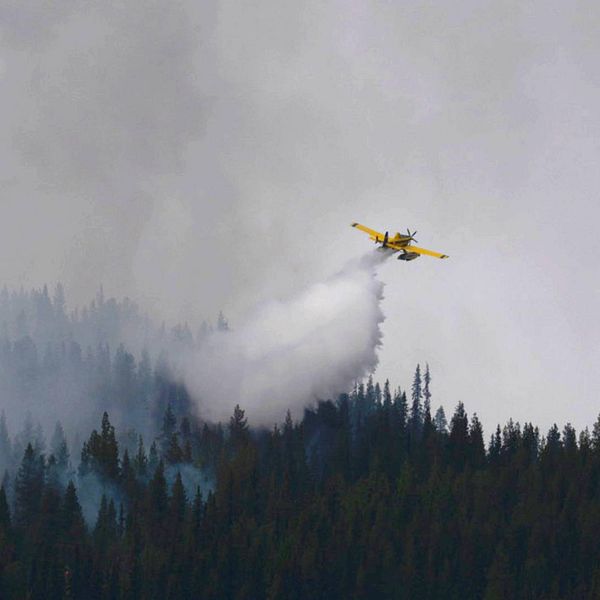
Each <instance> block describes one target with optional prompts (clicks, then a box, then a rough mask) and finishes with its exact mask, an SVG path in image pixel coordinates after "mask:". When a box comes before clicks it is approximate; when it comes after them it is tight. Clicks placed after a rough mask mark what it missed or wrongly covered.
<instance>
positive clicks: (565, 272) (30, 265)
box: [0, 0, 600, 430]
mask: <svg viewBox="0 0 600 600" xmlns="http://www.w3.org/2000/svg"><path fill="white" fill-rule="evenodd" d="M598 18H599V15H598V8H597V7H596V6H592V5H589V4H586V3H575V4H572V5H569V6H568V7H567V6H566V5H564V3H560V2H550V3H547V2H530V3H527V4H526V5H523V4H522V3H520V2H519V3H517V2H514V3H508V4H506V3H502V4H499V3H496V2H488V3H484V4H481V3H479V2H477V3H476V2H467V1H465V2H459V3H453V4H452V6H447V7H445V6H439V5H427V4H425V5H419V6H418V7H417V6H412V7H411V6H408V5H388V4H380V3H370V2H369V3H366V2H365V3H362V2H355V3H353V4H352V5H344V6H342V5H340V4H339V3H336V2H332V3H325V4H323V3H320V2H301V3H291V2H284V3H281V2H265V3H261V5H260V6H240V5H239V3H233V2H228V1H221V2H214V3H212V2H203V3H200V4H198V3H194V2H186V1H176V2H168V3H166V2H159V1H156V2H151V3H146V2H144V3H140V2H137V1H133V0H127V1H126V2H119V3H112V2H102V3H87V2H86V3H84V2H80V1H79V0H70V1H68V2H63V3H61V4H60V6H58V5H55V4H48V3H41V2H28V3H22V2H18V1H17V0H8V1H7V2H4V3H3V4H2V6H1V7H0V28H1V36H0V65H1V68H0V82H1V85H2V95H1V98H0V109H1V110H0V130H1V131H2V133H3V135H2V136H0V193H1V198H2V219H0V250H1V252H2V256H3V257H5V260H3V261H2V264H1V266H0V282H2V284H4V283H6V284H7V285H8V287H9V289H17V290H18V289H19V288H20V286H21V285H23V286H24V287H25V289H26V290H29V289H31V288H36V289H41V288H42V286H43V285H44V284H45V283H47V284H48V285H49V287H50V289H51V290H52V289H53V287H54V285H55V283H56V282H58V281H61V282H63V284H64V286H65V290H66V294H67V298H68V299H69V308H70V309H73V308H75V307H77V306H82V305H84V304H86V303H88V302H89V301H90V298H92V297H93V296H94V294H95V292H96V290H97V289H98V288H99V285H100V284H102V285H103V286H104V290H105V294H106V297H107V298H110V297H116V298H123V297H125V296H128V297H129V298H131V300H132V301H134V302H136V303H137V304H138V305H139V306H140V307H141V310H142V311H143V312H149V313H150V314H151V315H152V317H153V318H154V319H155V320H156V322H158V323H160V322H161V321H162V320H166V321H167V327H168V328H170V327H172V326H174V325H175V324H176V323H178V322H181V323H184V322H186V321H187V322H188V323H189V325H190V327H191V328H192V329H193V330H195V329H197V328H198V327H199V326H200V324H201V323H202V321H203V320H209V319H212V320H215V319H216V315H217V314H218V312H219V310H223V311H224V312H225V313H226V314H227V315H228V317H229V318H230V320H231V322H232V323H233V324H234V325H235V329H236V330H239V329H243V328H244V327H245V325H246V323H247V319H248V318H249V315H254V314H256V311H257V310H258V311H260V310H261V307H262V306H263V305H264V303H269V302H272V301H282V302H288V301H292V302H293V299H294V298H295V297H297V296H298V295H300V294H302V293H303V291H304V290H306V289H311V288H313V287H314V286H315V285H318V284H319V283H321V282H323V281H326V280H328V278H330V277H331V276H333V275H334V274H335V273H337V272H339V270H340V269H342V268H343V267H344V265H345V264H346V263H347V261H348V259H349V258H352V257H356V256H360V255H362V254H363V253H364V252H365V243H366V242H365V240H364V239H363V238H362V237H361V236H360V235H358V234H356V232H354V231H352V230H351V229H350V228H349V227H348V225H349V223H350V222H352V221H355V220H358V221H362V222H365V223H367V224H369V225H372V226H374V227H377V228H381V229H390V230H392V231H394V230H395V229H396V228H397V229H403V228H405V227H407V226H408V227H410V228H411V229H412V230H414V229H418V230H419V234H418V236H417V238H418V239H419V241H420V242H421V244H422V245H424V246H425V247H432V248H435V249H439V250H441V251H443V252H446V253H448V254H449V255H450V257H451V258H450V260H448V261H445V263H442V264H438V263H436V262H435V261H427V260H426V259H425V258H423V259H421V260H419V261H417V262H415V263H411V264H408V265H404V264H398V263H394V264H391V261H390V263H389V264H386V265H384V266H383V267H382V268H381V269H380V279H381V280H382V281H384V282H385V283H386V286H387V287H386V288H385V298H384V300H383V303H382V306H381V308H382V311H383V313H384V314H385V315H387V317H388V318H387V319H386V321H385V322H384V323H383V324H382V333H383V346H382V347H381V348H380V351H379V357H380V365H379V367H378V371H377V375H378V377H379V379H381V380H382V381H383V380H385V379H386V378H389V379H390V380H391V381H392V382H393V384H394V385H398V384H400V385H404V383H405V382H406V381H410V379H411V377H412V370H413V368H414V365H415V364H416V363H418V362H421V363H424V362H426V361H428V362H429V363H430V365H431V366H432V369H433V370H434V372H435V373H436V381H437V383H438V385H439V389H440V390H443V394H444V398H443V401H444V403H445V405H446V406H447V407H450V408H451V407H454V406H456V404H457V402H458V401H459V400H464V401H465V402H467V405H471V403H472V404H473V406H474V407H476V409H477V411H478V412H479V414H480V415H481V418H482V420H483V422H484V423H485V424H486V427H489V428H490V430H491V429H492V428H493V427H494V425H495V424H496V423H498V422H505V421H506V420H507V419H508V418H509V417H514V418H518V419H520V420H521V421H525V420H530V419H533V420H536V421H537V422H539V423H540V424H541V425H544V426H545V427H549V426H550V425H551V424H552V423H553V422H555V421H556V422H558V423H564V422H567V421H571V422H572V423H574V424H575V425H576V426H578V427H579V428H581V427H584V426H585V425H587V424H589V423H591V422H592V421H593V420H594V418H595V412H596V405H595V401H596V396H597V390H598V389H599V388H600V379H599V377H600V376H599V375H598V372H597V369H595V365H596V364H597V363H598V359H599V355H598V352H599V349H598V348H599V345H598V343H597V341H598V338H599V334H600V331H599V329H598V327H599V325H598V320H597V319H596V318H595V315H596V310H597V309H596V304H597V301H598V293H599V290H600V285H599V283H600V282H599V279H598V278H599V275H598V269H597V267H596V264H597V260H596V258H597V255H598V251H599V250H600V248H599V246H598V244H599V243H600V242H599V241H598V236H597V235H596V231H595V229H596V228H595V223H596V222H597V220H598V206H599V204H598V201H597V192H596V190H597V189H598V187H599V186H598V184H599V183H600V182H599V181H598V177H599V175H598V170H597V169H596V167H595V165H596V164H597V162H598V158H599V157H598V144H597V136H598V126H599V123H600V121H599V119H598V106H600V103H599V102H598V81H597V77H598V73H597V68H596V66H597V55H598V43H599V42H598V38H597V35H596V24H597V23H598ZM349 320H352V317H350V318H349ZM509 381H510V382H511V385H510V389H509V386H508V382H509Z"/></svg>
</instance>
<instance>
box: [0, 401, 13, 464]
mask: <svg viewBox="0 0 600 600" xmlns="http://www.w3.org/2000/svg"><path fill="white" fill-rule="evenodd" d="M11 451H12V448H11V443H10V438H9V436H8V429H7V427H6V417H5V415H4V411H2V412H1V413H0V472H4V470H5V469H7V468H8V467H9V465H10V457H11Z"/></svg>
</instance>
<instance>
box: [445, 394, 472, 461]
mask: <svg viewBox="0 0 600 600" xmlns="http://www.w3.org/2000/svg"><path fill="white" fill-rule="evenodd" d="M468 443H469V420H468V417H467V413H466V412H465V406H464V404H463V403H462V402H459V403H458V406H457V407H456V410H455V411H454V415H452V421H451V422H450V435H449V437H448V450H449V452H450V460H451V461H452V464H453V465H454V467H455V468H457V469H460V468H462V467H463V466H464V464H465V462H466V459H467V453H468Z"/></svg>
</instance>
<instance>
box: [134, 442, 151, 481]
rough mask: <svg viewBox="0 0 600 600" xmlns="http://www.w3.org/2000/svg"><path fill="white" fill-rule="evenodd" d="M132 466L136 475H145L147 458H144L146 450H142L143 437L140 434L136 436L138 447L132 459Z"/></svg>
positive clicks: (142, 476)
mask: <svg viewBox="0 0 600 600" xmlns="http://www.w3.org/2000/svg"><path fill="white" fill-rule="evenodd" d="M133 467H134V469H135V472H136V474H137V476H138V477H141V478H144V477H146V474H147V467H148V459H147V458H146V451H145V450H144V439H143V438H142V436H141V435H140V436H139V438H138V448H137V453H136V455H135V458H134V459H133Z"/></svg>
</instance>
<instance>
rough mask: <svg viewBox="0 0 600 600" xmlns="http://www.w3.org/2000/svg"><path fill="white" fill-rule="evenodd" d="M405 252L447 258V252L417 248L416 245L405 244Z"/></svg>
mask: <svg viewBox="0 0 600 600" xmlns="http://www.w3.org/2000/svg"><path fill="white" fill-rule="evenodd" d="M403 250H406V251H407V252H416V253H417V254H426V255H427V256H433V257H434V258H448V255H447V254H441V253H440V252H434V251H433V250H427V249H425V248H417V246H406V247H405V248H403Z"/></svg>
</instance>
